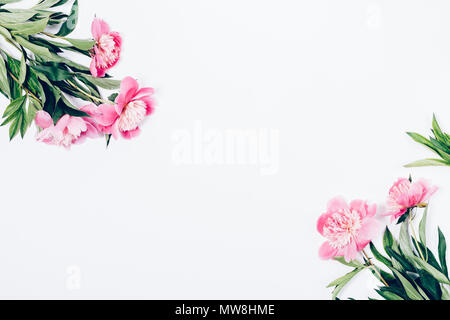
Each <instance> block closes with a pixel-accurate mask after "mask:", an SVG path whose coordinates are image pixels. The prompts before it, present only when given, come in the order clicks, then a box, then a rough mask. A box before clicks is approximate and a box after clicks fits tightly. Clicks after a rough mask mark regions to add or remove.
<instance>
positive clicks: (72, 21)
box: [57, 0, 78, 37]
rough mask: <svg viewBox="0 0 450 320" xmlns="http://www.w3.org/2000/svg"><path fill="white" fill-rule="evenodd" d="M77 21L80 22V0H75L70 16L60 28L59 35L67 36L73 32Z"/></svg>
mask: <svg viewBox="0 0 450 320" xmlns="http://www.w3.org/2000/svg"><path fill="white" fill-rule="evenodd" d="M77 22H78V0H75V2H74V3H73V6H72V10H71V12H70V15H69V17H68V18H67V20H66V22H64V23H63V24H62V26H61V29H60V30H59V32H58V33H57V35H58V36H62V37H65V36H67V35H69V34H71V33H72V31H73V30H75V28H76V26H77Z"/></svg>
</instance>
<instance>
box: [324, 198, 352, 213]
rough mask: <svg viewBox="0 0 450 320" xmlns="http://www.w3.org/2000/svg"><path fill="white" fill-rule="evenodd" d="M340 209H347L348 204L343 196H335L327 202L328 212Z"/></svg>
mask: <svg viewBox="0 0 450 320" xmlns="http://www.w3.org/2000/svg"><path fill="white" fill-rule="evenodd" d="M341 209H349V206H348V204H347V202H346V201H345V199H344V198H342V197H336V198H333V199H331V200H330V201H329V202H328V212H335V211H339V210H341Z"/></svg>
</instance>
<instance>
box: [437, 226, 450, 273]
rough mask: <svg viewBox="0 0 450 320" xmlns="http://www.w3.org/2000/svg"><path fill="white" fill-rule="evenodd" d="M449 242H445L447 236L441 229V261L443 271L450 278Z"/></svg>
mask: <svg viewBox="0 0 450 320" xmlns="http://www.w3.org/2000/svg"><path fill="white" fill-rule="evenodd" d="M446 254H447V242H446V241H445V236H444V234H443V233H442V231H441V229H440V228H439V261H440V263H441V267H442V271H443V272H444V274H445V275H446V276H447V278H448V269H447V257H446Z"/></svg>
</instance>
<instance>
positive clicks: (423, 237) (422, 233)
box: [419, 207, 428, 247]
mask: <svg viewBox="0 0 450 320" xmlns="http://www.w3.org/2000/svg"><path fill="white" fill-rule="evenodd" d="M427 216H428V207H426V208H425V210H424V211H423V216H422V220H420V224H419V238H420V241H421V242H422V244H423V245H424V246H425V247H426V246H427Z"/></svg>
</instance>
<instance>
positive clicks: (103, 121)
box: [81, 77, 154, 139]
mask: <svg viewBox="0 0 450 320" xmlns="http://www.w3.org/2000/svg"><path fill="white" fill-rule="evenodd" d="M152 94H153V89H152V88H142V89H139V84H138V83H137V81H136V80H135V79H133V78H131V77H127V78H125V79H124V80H123V81H122V83H121V86H120V94H119V96H118V97H117V99H116V104H115V105H113V104H102V105H99V106H98V107H96V106H94V105H92V104H91V105H88V106H85V107H83V108H81V110H82V111H84V112H86V113H87V114H89V115H90V116H92V118H93V119H94V120H95V122H96V123H97V124H98V126H99V128H100V130H101V131H102V132H103V133H105V134H112V135H113V137H114V138H115V139H117V138H118V137H119V134H120V135H122V137H124V138H126V139H131V138H134V137H136V136H137V135H139V133H140V128H139V126H140V125H141V124H142V122H143V121H144V120H145V118H146V117H147V116H149V115H150V114H151V113H152V112H153V105H154V103H153V99H152Z"/></svg>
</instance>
